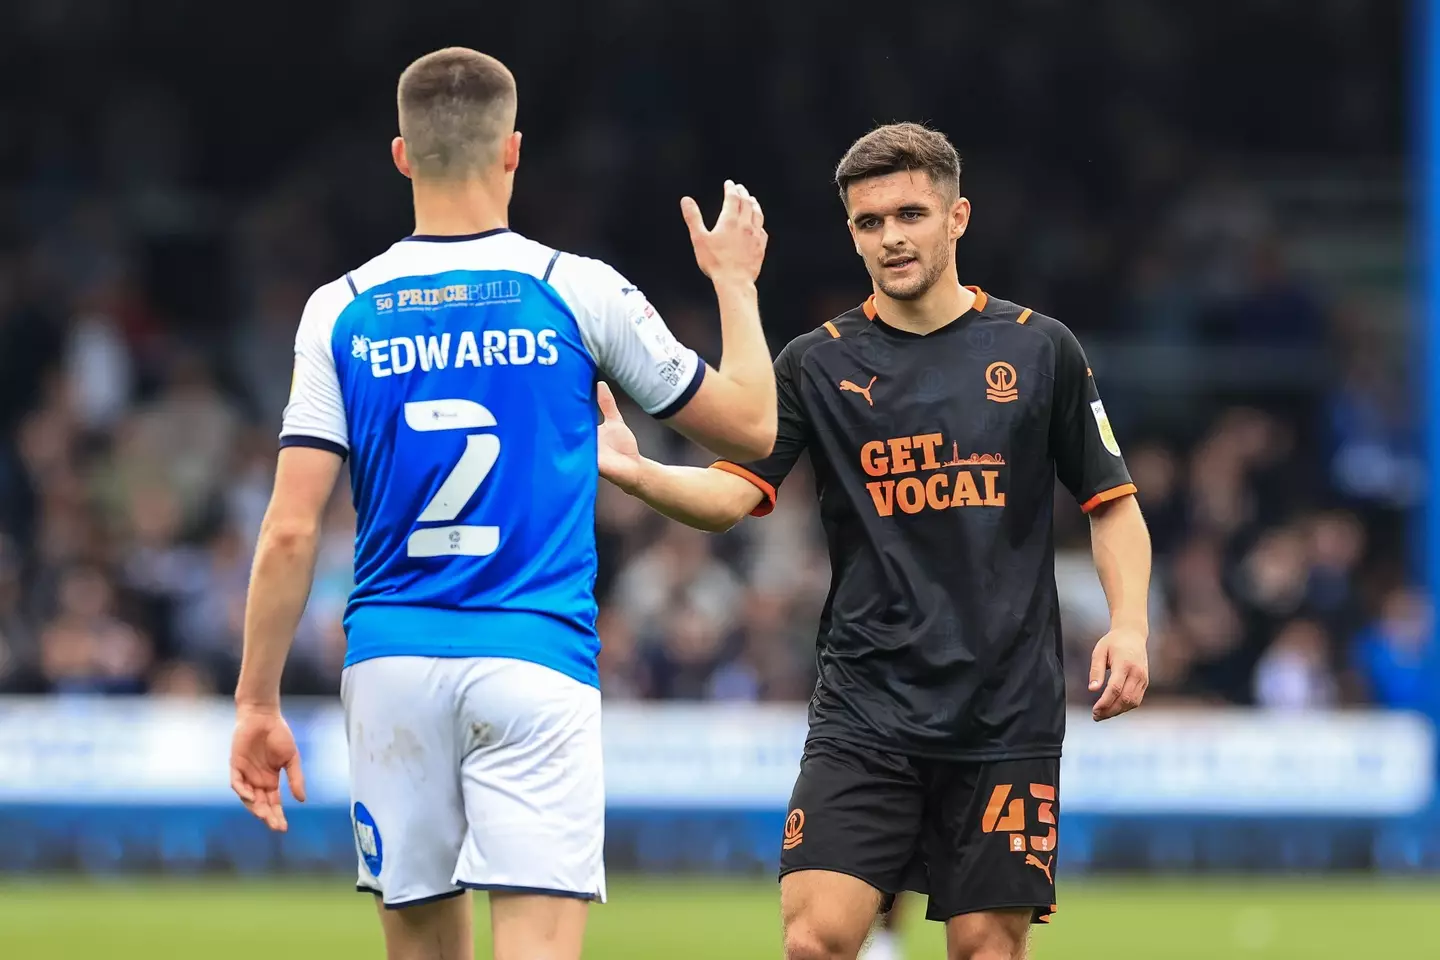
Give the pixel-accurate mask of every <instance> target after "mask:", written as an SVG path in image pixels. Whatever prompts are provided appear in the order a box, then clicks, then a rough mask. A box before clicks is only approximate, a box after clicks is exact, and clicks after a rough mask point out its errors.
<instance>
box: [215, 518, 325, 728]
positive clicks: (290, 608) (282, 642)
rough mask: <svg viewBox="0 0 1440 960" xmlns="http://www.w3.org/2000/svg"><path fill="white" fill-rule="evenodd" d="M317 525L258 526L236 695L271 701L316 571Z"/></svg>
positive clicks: (246, 700)
mask: <svg viewBox="0 0 1440 960" xmlns="http://www.w3.org/2000/svg"><path fill="white" fill-rule="evenodd" d="M318 544H319V531H318V530H315V529H297V528H283V527H276V526H272V525H269V524H267V525H266V526H265V527H263V528H262V529H261V531H260V542H259V544H258V545H257V547H256V550H255V564H254V567H253V568H252V570H251V573H250V593H249V596H248V597H247V598H246V603H245V647H244V653H243V656H242V660H241V666H240V681H239V683H238V684H237V685H236V688H235V701H236V703H238V704H240V705H242V706H252V707H254V706H261V707H268V706H274V705H276V704H278V703H279V700H280V676H281V674H282V673H284V671H285V660H286V658H287V657H288V656H289V654H290V644H291V641H292V640H293V639H294V637H295V629H296V627H297V626H299V623H300V617H301V615H302V614H303V613H304V612H305V602H306V600H307V599H308V598H309V596H310V584H311V581H312V579H313V578H314V576H315V557H316V553H317V550H318Z"/></svg>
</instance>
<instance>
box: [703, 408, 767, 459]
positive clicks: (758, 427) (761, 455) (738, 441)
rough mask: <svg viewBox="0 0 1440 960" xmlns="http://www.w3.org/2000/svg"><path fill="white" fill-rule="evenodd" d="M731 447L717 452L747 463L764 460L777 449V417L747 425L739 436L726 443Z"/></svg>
mask: <svg viewBox="0 0 1440 960" xmlns="http://www.w3.org/2000/svg"><path fill="white" fill-rule="evenodd" d="M726 446H728V447H729V448H730V449H728V450H723V451H722V450H717V451H715V452H716V453H718V454H720V455H721V456H722V457H725V458H726V459H727V460H734V461H736V462H737V463H745V462H746V461H750V460H764V459H765V458H766V457H768V456H770V452H771V451H772V450H774V449H775V417H774V416H771V417H770V418H769V419H768V420H764V421H761V422H760V423H756V424H753V425H751V426H748V427H746V428H745V429H744V430H743V431H741V432H740V433H739V435H738V436H735V437H733V438H731V440H730V442H729V443H728V444H726Z"/></svg>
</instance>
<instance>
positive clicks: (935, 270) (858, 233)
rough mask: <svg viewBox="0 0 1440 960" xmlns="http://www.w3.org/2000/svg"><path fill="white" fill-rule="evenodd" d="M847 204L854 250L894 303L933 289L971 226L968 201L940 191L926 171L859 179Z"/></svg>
mask: <svg viewBox="0 0 1440 960" xmlns="http://www.w3.org/2000/svg"><path fill="white" fill-rule="evenodd" d="M846 200H847V206H848V209H849V214H850V235H851V236H852V237H854V238H855V252H856V253H858V254H860V258H861V259H862V260H864V261H865V269H866V270H868V271H870V277H871V279H873V280H874V281H875V285H876V286H877V287H879V288H880V291H881V292H882V293H884V294H885V295H886V296H887V297H890V298H892V299H895V300H916V299H919V298H920V297H922V296H924V295H925V292H926V291H927V290H929V289H930V288H931V287H933V286H934V285H935V281H937V280H938V279H940V277H941V276H942V275H944V273H945V271H946V269H947V268H949V266H950V262H951V259H952V257H953V256H954V252H955V241H956V240H958V239H959V238H960V235H961V234H963V233H964V232H965V227H966V226H967V225H968V224H969V222H970V201H969V200H967V199H965V198H964V197H958V198H955V197H951V196H950V195H949V191H948V190H946V189H945V188H943V187H941V188H938V189H937V187H936V185H935V183H934V181H932V180H931V179H930V175H929V174H927V173H925V172H924V171H918V170H916V171H901V172H899V173H888V174H885V175H884V176H880V177H869V178H867V179H865V180H857V181H856V182H854V183H852V184H850V188H849V190H848V191H847V194H846Z"/></svg>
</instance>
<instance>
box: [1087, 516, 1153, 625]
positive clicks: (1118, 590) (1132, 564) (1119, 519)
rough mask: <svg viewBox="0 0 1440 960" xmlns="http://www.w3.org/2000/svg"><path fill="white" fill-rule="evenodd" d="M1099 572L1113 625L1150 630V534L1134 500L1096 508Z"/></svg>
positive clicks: (1093, 533) (1093, 529)
mask: <svg viewBox="0 0 1440 960" xmlns="http://www.w3.org/2000/svg"><path fill="white" fill-rule="evenodd" d="M1090 542H1091V547H1092V549H1093V551H1094V554H1095V572H1096V573H1097V574H1099V576H1100V585H1101V586H1102V587H1103V588H1104V589H1105V599H1106V600H1107V601H1108V602H1109V605H1110V625H1111V627H1112V628H1116V627H1130V628H1133V629H1136V630H1139V631H1140V632H1141V633H1142V634H1143V633H1148V632H1149V627H1150V611H1149V599H1150V531H1149V530H1147V529H1146V527H1145V518H1144V517H1143V516H1141V514H1140V505H1139V503H1137V502H1136V500H1135V498H1134V497H1122V498H1120V499H1119V500H1115V501H1113V502H1111V503H1108V504H1103V505H1102V506H1100V507H1099V508H1097V509H1096V511H1095V513H1093V514H1092V515H1091V518H1090Z"/></svg>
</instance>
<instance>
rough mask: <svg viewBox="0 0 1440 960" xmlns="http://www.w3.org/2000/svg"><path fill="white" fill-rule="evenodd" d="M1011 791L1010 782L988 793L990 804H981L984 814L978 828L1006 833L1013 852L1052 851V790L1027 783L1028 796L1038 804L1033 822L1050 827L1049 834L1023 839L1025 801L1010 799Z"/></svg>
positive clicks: (1022, 798)
mask: <svg viewBox="0 0 1440 960" xmlns="http://www.w3.org/2000/svg"><path fill="white" fill-rule="evenodd" d="M1014 792H1015V785H1014V784H1012V783H1001V784H997V785H996V786H995V789H994V790H993V791H991V793H990V802H989V803H987V804H986V805H985V814H984V816H982V817H981V819H980V829H981V830H982V831H983V832H985V833H1008V834H1010V850H1011V852H1013V853H1025V852H1027V851H1029V850H1034V851H1037V852H1039V853H1046V852H1048V851H1050V850H1054V849H1055V839H1056V833H1055V788H1054V787H1052V786H1049V785H1047V784H1044V783H1032V784H1030V797H1031V798H1032V799H1034V800H1038V801H1039V804H1038V806H1037V807H1036V810H1035V822H1036V823H1038V824H1039V825H1040V826H1042V827H1045V826H1048V827H1049V828H1050V829H1049V832H1047V833H1045V834H1042V835H1040V836H1029V837H1027V836H1026V834H1025V832H1024V831H1025V799H1024V797H1012V796H1011V794H1012V793H1014ZM1007 800H1008V801H1009V803H1008V804H1007V803H1006V801H1007ZM1027 840H1028V844H1027Z"/></svg>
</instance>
